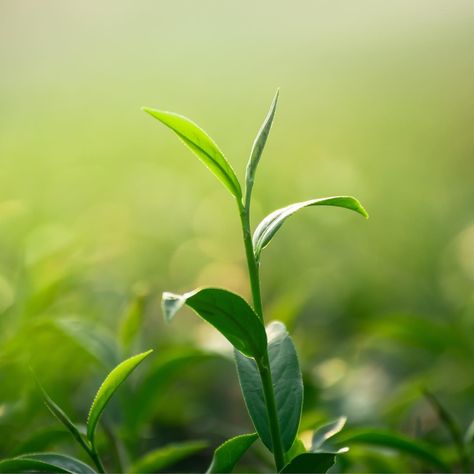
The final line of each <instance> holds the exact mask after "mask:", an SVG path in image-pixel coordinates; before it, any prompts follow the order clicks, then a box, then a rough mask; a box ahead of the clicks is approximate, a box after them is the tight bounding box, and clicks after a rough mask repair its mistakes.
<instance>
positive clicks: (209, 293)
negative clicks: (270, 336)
mask: <svg viewBox="0 0 474 474" xmlns="http://www.w3.org/2000/svg"><path fill="white" fill-rule="evenodd" d="M184 304H186V305H188V306H189V307H190V308H192V309H193V310H194V311H195V312H196V313H197V314H198V316H200V317H201V318H202V319H204V320H205V321H207V322H208V323H209V324H211V325H212V326H214V327H215V328H216V329H217V330H218V331H219V332H220V333H221V334H222V335H223V336H224V337H226V338H227V340H228V341H229V342H230V343H231V344H232V345H233V346H234V347H235V348H236V349H237V350H238V351H240V352H242V353H243V354H245V355H247V356H249V357H255V358H258V357H260V356H261V355H262V354H264V352H265V349H266V346H267V337H266V334H265V328H264V326H263V324H262V322H261V321H260V319H259V317H258V316H257V315H256V314H255V311H254V310H253V309H252V308H251V307H250V306H249V304H248V303H247V302H246V301H245V300H244V299H243V298H242V297H241V296H239V295H236V294H235V293H231V292H230V291H227V290H222V289H220V288H205V289H203V290H196V291H192V292H190V293H185V294H184V295H175V294H173V293H163V301H162V307H163V312H164V315H165V319H166V320H167V321H169V320H171V318H172V317H173V316H174V315H175V313H176V312H177V311H178V310H179V309H180V308H181V307H182V306H183V305H184Z"/></svg>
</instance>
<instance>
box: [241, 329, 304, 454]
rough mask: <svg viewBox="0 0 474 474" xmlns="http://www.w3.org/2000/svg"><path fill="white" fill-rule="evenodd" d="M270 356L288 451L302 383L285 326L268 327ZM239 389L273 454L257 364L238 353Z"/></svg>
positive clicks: (295, 428) (298, 414)
mask: <svg viewBox="0 0 474 474" xmlns="http://www.w3.org/2000/svg"><path fill="white" fill-rule="evenodd" d="M267 334H268V356H269V360H270V369H271V373H272V381H273V386H274V390H275V402H276V407H277V413H278V422H279V426H280V433H281V438H282V443H283V448H284V450H285V451H288V450H289V449H290V448H291V446H292V444H293V442H294V440H295V437H296V434H297V432H298V426H299V423H300V419H301V409H302V405H303V380H302V376H301V371H300V367H299V363H298V356H297V354H296V350H295V347H294V345H293V342H292V340H291V338H290V336H289V334H288V332H287V331H286V328H285V325H284V324H283V323H281V322H279V321H274V322H272V323H271V324H269V325H268V327H267ZM235 360H236V363H237V371H238V374H239V381H240V386H241V388H242V393H243V396H244V399H245V404H246V406H247V410H248V412H249V414H250V417H251V418H252V421H253V424H254V426H255V429H256V431H257V433H258V434H259V436H260V438H261V439H262V442H263V443H264V444H265V446H267V448H268V449H270V451H271V450H272V440H271V434H270V427H269V425H268V418H267V408H266V404H265V398H264V393H263V387H262V382H261V379H260V374H259V371H258V367H257V364H256V363H255V361H254V360H252V359H249V358H248V357H245V356H243V355H241V354H239V353H237V352H236V353H235Z"/></svg>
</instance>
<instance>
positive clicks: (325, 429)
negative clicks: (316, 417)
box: [311, 416, 347, 452]
mask: <svg viewBox="0 0 474 474" xmlns="http://www.w3.org/2000/svg"><path fill="white" fill-rule="evenodd" d="M346 421H347V418H346V417H345V416H341V417H340V418H338V419H337V420H335V421H331V422H330V423H327V424H326V425H323V426H320V427H319V428H317V429H316V430H315V431H314V433H313V439H312V441H311V451H312V452H315V451H317V450H319V449H321V448H323V445H324V443H325V442H326V441H327V440H328V439H330V438H332V437H333V436H334V435H336V434H337V433H339V432H340V431H341V430H342V428H344V425H345V424H346Z"/></svg>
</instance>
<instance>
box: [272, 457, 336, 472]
mask: <svg viewBox="0 0 474 474" xmlns="http://www.w3.org/2000/svg"><path fill="white" fill-rule="evenodd" d="M335 461H336V454H335V453H324V452H319V453H303V454H300V455H299V456H296V457H295V458H293V459H292V460H291V461H290V462H289V463H288V464H287V465H286V466H285V467H284V468H283V469H282V470H281V472H286V473H295V474H297V473H302V474H303V473H304V474H316V473H324V472H327V471H328V469H329V468H330V467H331V466H332V465H333V464H334V463H335Z"/></svg>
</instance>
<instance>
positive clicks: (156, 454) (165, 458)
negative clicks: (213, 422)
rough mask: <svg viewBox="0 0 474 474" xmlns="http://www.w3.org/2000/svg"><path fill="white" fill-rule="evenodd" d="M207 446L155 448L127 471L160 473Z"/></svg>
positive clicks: (191, 444) (191, 443)
mask: <svg viewBox="0 0 474 474" xmlns="http://www.w3.org/2000/svg"><path fill="white" fill-rule="evenodd" d="M207 446H208V444H207V443H206V442H204V441H189V442H183V443H173V444H169V445H168V446H164V447H162V448H157V449H155V450H153V451H151V452H149V453H147V454H145V456H143V458H141V459H139V460H138V461H136V462H135V463H134V464H133V465H132V466H131V467H130V468H129V469H128V470H127V471H128V472H130V473H137V474H140V473H152V472H157V471H162V470H163V469H166V468H168V467H170V466H172V465H173V464H176V463H177V462H178V461H181V460H182V459H186V458H187V457H189V456H191V455H193V454H195V453H197V452H199V451H202V450H203V449H205V448H207Z"/></svg>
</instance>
